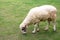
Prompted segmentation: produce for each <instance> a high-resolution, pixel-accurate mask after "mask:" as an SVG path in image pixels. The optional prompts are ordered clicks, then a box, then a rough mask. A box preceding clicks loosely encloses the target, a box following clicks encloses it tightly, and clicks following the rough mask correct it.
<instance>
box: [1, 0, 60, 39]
mask: <svg viewBox="0 0 60 40" xmlns="http://www.w3.org/2000/svg"><path fill="white" fill-rule="evenodd" d="M45 4H50V5H54V6H56V8H57V10H58V12H57V32H53V31H52V26H51V27H50V29H49V31H47V32H45V31H44V30H43V29H44V27H43V26H45V23H41V24H40V25H41V26H42V27H40V32H38V33H36V34H31V31H32V30H33V25H30V27H29V28H28V32H27V34H26V35H22V34H21V32H20V29H19V25H20V23H21V22H22V21H23V19H24V18H25V16H26V14H27V13H28V12H29V10H30V9H31V8H33V7H36V6H40V5H45ZM0 40H60V0H0Z"/></svg>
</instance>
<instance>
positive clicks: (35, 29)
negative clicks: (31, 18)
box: [32, 23, 39, 33]
mask: <svg viewBox="0 0 60 40" xmlns="http://www.w3.org/2000/svg"><path fill="white" fill-rule="evenodd" d="M38 26H39V25H38V23H36V24H34V30H33V31H32V33H36V31H37V30H39V29H38V28H37V27H38Z"/></svg>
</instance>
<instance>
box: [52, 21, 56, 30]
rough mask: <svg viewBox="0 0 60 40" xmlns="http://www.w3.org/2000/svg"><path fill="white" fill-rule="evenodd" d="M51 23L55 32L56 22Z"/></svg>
mask: <svg viewBox="0 0 60 40" xmlns="http://www.w3.org/2000/svg"><path fill="white" fill-rule="evenodd" d="M52 23H53V30H54V31H56V21H52Z"/></svg>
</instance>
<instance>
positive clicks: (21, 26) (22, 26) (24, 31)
mask: <svg viewBox="0 0 60 40" xmlns="http://www.w3.org/2000/svg"><path fill="white" fill-rule="evenodd" d="M19 28H20V29H21V32H22V33H23V34H26V25H24V24H21V25H20V27H19Z"/></svg>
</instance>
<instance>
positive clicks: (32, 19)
mask: <svg viewBox="0 0 60 40" xmlns="http://www.w3.org/2000/svg"><path fill="white" fill-rule="evenodd" d="M56 12H57V9H56V8H55V7H54V6H52V5H42V6H39V7H35V8H32V9H31V10H30V11H29V13H28V14H27V16H26V18H25V19H24V21H23V22H22V23H21V24H20V26H19V28H20V29H21V32H22V33H24V34H25V33H26V28H27V27H28V26H29V25H30V24H34V30H33V31H32V33H36V32H37V31H39V22H41V21H47V26H46V27H45V30H48V28H49V27H48V26H49V25H50V22H52V23H53V30H54V31H56Z"/></svg>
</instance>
